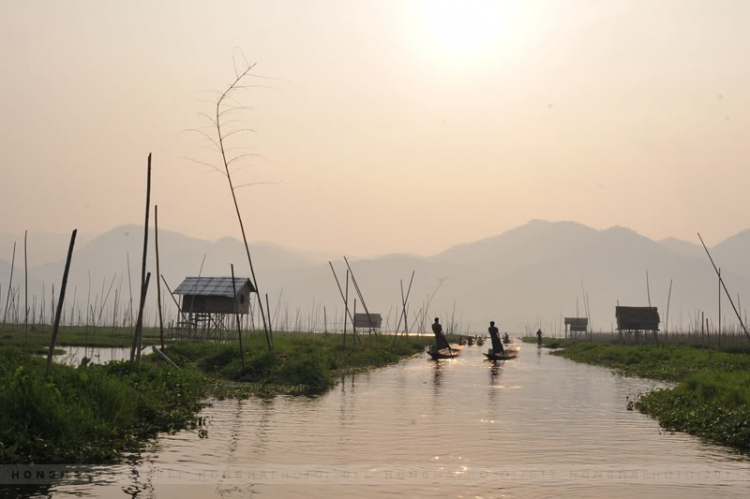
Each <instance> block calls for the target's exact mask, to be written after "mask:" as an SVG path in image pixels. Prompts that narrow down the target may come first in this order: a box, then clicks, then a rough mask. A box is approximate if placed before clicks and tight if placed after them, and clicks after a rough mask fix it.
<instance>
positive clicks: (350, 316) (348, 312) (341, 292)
mask: <svg viewBox="0 0 750 499" xmlns="http://www.w3.org/2000/svg"><path fill="white" fill-rule="evenodd" d="M328 265H330V266H331V272H333V278H334V279H335V280H336V286H337V287H338V289H339V294H340V295H341V299H342V300H343V301H344V310H345V312H346V315H348V316H349V319H350V320H351V321H352V324H354V317H352V314H351V312H350V311H349V300H348V296H349V295H348V292H347V296H346V297H345V296H344V291H343V290H342V289H341V283H339V278H338V276H337V275H336V270H335V269H334V268H333V264H332V263H331V262H328ZM346 276H347V277H346V285H347V289H348V287H349V271H348V270H347V274H346ZM344 326H346V321H344ZM354 334H355V335H356V332H355V333H354ZM355 337H356V336H355ZM352 341H353V340H352ZM360 341H361V340H360Z"/></svg>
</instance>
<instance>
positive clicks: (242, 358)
mask: <svg viewBox="0 0 750 499" xmlns="http://www.w3.org/2000/svg"><path fill="white" fill-rule="evenodd" d="M230 268H231V269H232V295H233V296H234V318H235V322H236V323H237V336H239V338H240V361H241V362H242V368H243V369H244V368H245V353H244V351H243V350H242V328H241V327H240V311H239V309H238V308H237V288H236V287H235V285H234V264H231V265H230Z"/></svg>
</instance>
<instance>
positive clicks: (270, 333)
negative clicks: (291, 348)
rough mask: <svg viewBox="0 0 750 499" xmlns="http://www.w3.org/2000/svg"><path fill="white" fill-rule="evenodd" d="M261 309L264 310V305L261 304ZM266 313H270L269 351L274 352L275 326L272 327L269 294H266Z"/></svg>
mask: <svg viewBox="0 0 750 499" xmlns="http://www.w3.org/2000/svg"><path fill="white" fill-rule="evenodd" d="M260 308H263V303H261V304H260ZM266 312H267V313H268V318H269V321H268V338H269V340H270V342H269V344H268V349H269V350H273V326H272V325H271V321H270V318H271V306H270V305H269V304H268V293H266Z"/></svg>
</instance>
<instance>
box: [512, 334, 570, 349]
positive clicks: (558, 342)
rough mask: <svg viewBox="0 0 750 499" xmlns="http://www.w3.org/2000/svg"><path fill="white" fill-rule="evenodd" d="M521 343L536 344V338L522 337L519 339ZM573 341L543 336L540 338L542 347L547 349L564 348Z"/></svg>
mask: <svg viewBox="0 0 750 499" xmlns="http://www.w3.org/2000/svg"><path fill="white" fill-rule="evenodd" d="M521 341H523V342H524V343H534V344H536V342H537V339H536V336H524V337H523V338H521ZM572 342H573V340H570V339H568V338H552V337H547V336H544V337H542V346H544V347H547V348H565V347H568V346H570V345H571V344H572Z"/></svg>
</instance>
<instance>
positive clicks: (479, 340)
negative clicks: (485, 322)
mask: <svg viewBox="0 0 750 499" xmlns="http://www.w3.org/2000/svg"><path fill="white" fill-rule="evenodd" d="M477 345H479V346H480V347H481V346H482V345H484V339H482V338H477Z"/></svg>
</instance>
